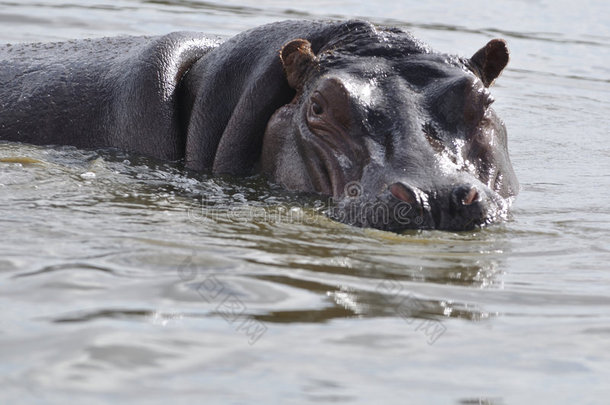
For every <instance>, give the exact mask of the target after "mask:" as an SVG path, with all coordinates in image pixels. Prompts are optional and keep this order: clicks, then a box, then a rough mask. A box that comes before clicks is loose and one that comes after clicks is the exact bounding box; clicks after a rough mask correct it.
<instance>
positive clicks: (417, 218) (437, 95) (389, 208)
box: [0, 21, 518, 231]
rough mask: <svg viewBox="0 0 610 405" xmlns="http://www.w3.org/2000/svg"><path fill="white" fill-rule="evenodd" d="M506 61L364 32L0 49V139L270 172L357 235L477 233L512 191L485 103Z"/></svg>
mask: <svg viewBox="0 0 610 405" xmlns="http://www.w3.org/2000/svg"><path fill="white" fill-rule="evenodd" d="M507 62H508V51H507V49H506V46H505V44H504V42H503V41H501V40H492V41H490V42H489V43H488V44H487V45H486V46H485V47H483V48H481V49H480V50H479V51H478V52H476V53H475V54H474V55H473V56H472V57H471V58H469V59H466V58H459V57H456V56H449V55H445V54H440V53H436V52H433V51H431V50H430V49H429V48H428V47H427V46H425V45H424V44H422V43H421V42H419V41H417V40H416V39H415V38H413V37H412V36H411V35H410V34H409V33H406V32H403V31H401V30H398V29H394V28H382V27H376V26H374V25H372V24H370V23H368V22H365V21H346V22H313V21H285V22H279V23H273V24H269V25H265V26H262V27H258V28H255V29H252V30H250V31H246V32H244V33H242V34H239V35H237V36H235V37H233V38H231V39H229V40H227V41H225V42H222V43H221V42H220V41H218V40H214V39H210V38H207V37H205V36H203V35H200V34H195V33H183V32H182V33H172V34H168V35H166V36H162V37H120V38H104V39H97V40H79V41H71V42H64V43H55V44H33V45H31V44H26V45H13V46H2V47H0V139H2V140H8V141H17V142H28V143H35V144H64V145H66V144H67V145H74V146H77V147H82V148H104V147H114V148H119V149H122V150H126V151H129V152H134V153H139V154H143V155H147V156H151V157H155V158H159V159H165V160H180V159H183V160H184V164H185V166H186V167H187V168H188V169H192V170H197V171H204V170H205V171H211V172H212V173H217V174H220V173H228V174H234V175H248V174H252V173H255V172H262V173H263V174H264V175H266V176H267V177H268V178H269V180H270V181H272V182H275V183H279V184H281V185H282V186H283V187H285V188H286V189H290V190H298V191H303V192H313V193H319V194H322V195H327V196H330V197H332V198H333V201H334V202H335V204H334V207H333V209H332V210H331V216H332V217H334V218H336V219H338V220H340V221H342V222H346V223H349V224H353V225H358V226H367V227H375V228H379V229H387V230H392V231H401V230H404V229H413V228H427V229H448V230H463V229H472V228H473V227H475V226H479V225H485V224H488V223H492V222H494V221H496V220H498V219H501V218H503V217H504V216H505V214H506V210H507V207H508V205H509V204H510V201H511V199H512V198H513V197H514V196H515V195H516V194H517V191H518V183H517V180H516V178H515V175H514V172H513V169H512V166H511V164H510V159H509V157H508V149H507V145H506V130H505V128H504V124H503V123H502V121H501V120H500V119H499V118H498V117H497V116H496V115H495V113H494V112H493V110H492V109H491V108H489V105H490V104H491V102H492V101H493V100H492V98H491V96H490V94H489V92H488V90H487V88H488V87H489V86H490V85H491V83H492V82H493V81H494V79H495V78H496V77H497V76H498V75H499V74H500V73H501V71H502V69H503V68H504V67H505V65H506V63H507Z"/></svg>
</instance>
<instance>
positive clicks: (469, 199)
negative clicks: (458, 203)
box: [462, 187, 479, 205]
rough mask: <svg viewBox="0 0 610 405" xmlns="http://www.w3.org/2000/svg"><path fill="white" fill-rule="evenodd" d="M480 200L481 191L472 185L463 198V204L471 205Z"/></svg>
mask: <svg viewBox="0 0 610 405" xmlns="http://www.w3.org/2000/svg"><path fill="white" fill-rule="evenodd" d="M478 200H479V191H478V190H477V189H476V188H474V187H472V188H471V189H470V191H468V194H466V196H465V197H464V198H463V199H462V204H464V205H471V204H472V203H474V202H476V201H478Z"/></svg>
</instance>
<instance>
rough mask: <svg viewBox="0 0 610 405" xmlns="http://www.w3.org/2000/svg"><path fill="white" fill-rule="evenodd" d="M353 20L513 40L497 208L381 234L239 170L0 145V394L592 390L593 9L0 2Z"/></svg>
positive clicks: (602, 213)
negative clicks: (432, 227)
mask: <svg viewBox="0 0 610 405" xmlns="http://www.w3.org/2000/svg"><path fill="white" fill-rule="evenodd" d="M357 16H365V17H367V18H369V19H371V20H373V21H374V22H378V23H390V24H393V25H398V26H401V27H405V28H407V29H410V30H411V31H413V32H414V33H415V34H416V36H418V37H419V38H421V39H423V40H425V41H427V42H428V43H430V45H432V46H433V47H434V48H436V49H438V50H442V51H446V52H453V53H458V54H462V55H470V54H472V53H474V51H476V50H477V49H478V48H479V47H481V46H482V45H483V44H484V43H485V42H487V40H489V39H490V38H492V37H496V36H499V37H504V38H505V39H506V40H507V41H508V42H509V46H510V48H511V51H512V60H511V62H510V64H509V67H508V69H507V70H506V71H505V73H504V74H503V76H502V77H501V78H500V79H499V80H498V82H497V84H496V85H495V87H494V88H493V93H494V95H495V98H496V100H497V101H496V103H495V108H496V111H498V113H499V114H500V116H502V117H503V118H504V120H505V121H506V124H507V127H508V130H509V137H510V140H509V147H510V150H511V156H512V159H513V164H514V166H515V170H516V172H517V175H518V177H519V179H520V181H521V185H522V191H521V194H520V195H519V197H518V199H517V201H516V204H515V206H514V210H513V215H512V219H511V220H510V221H509V222H507V223H505V224H501V225H497V226H493V227H489V228H487V229H483V230H478V231H474V232H466V233H460V234H456V233H448V232H414V233H409V234H406V235H395V234H390V233H384V232H379V231H373V230H363V229H357V228H351V227H348V226H345V225H342V224H338V223H335V222H332V221H330V220H328V219H326V218H325V217H324V216H323V215H321V214H320V211H321V210H322V207H321V206H320V202H319V201H316V200H315V198H310V197H307V196H299V195H292V194H289V193H285V192H282V191H281V190H276V189H274V188H270V187H269V186H267V185H266V183H265V181H264V180H263V179H259V178H251V179H231V178H210V177H206V176H202V175H196V174H192V173H190V174H189V173H185V172H183V171H181V170H180V168H179V167H176V166H172V165H171V164H167V163H163V162H156V161H151V160H148V159H144V158H140V157H136V156H130V155H125V154H120V153H110V152H94V151H82V150H77V149H73V148H43V147H37V146H29V145H18V144H6V143H4V144H0V160H2V162H0V218H1V226H2V228H1V235H2V236H1V239H0V241H1V243H0V277H1V281H0V312H1V316H0V384H1V387H2V389H1V390H0V402H2V403H20V404H38V403H45V404H65V403H80V402H83V401H86V402H87V403H91V404H95V403H109V402H115V403H129V404H138V403H148V404H150V403H158V404H162V403H166V402H168V401H171V402H172V403H201V402H204V401H205V403H218V404H221V403H222V404H245V403H261V404H263V403H264V404H270V403H281V404H292V403H294V404H302V403H310V402H315V403H350V404H352V403H362V404H365V403H366V404H370V403H413V404H424V403H430V404H436V403H456V404H478V403H484V404H523V403H555V404H574V403H579V404H594V403H599V404H601V403H606V401H607V398H608V395H610V386H608V380H609V379H610V371H609V370H610V354H609V353H610V316H609V315H608V314H609V310H610V269H609V266H608V262H609V261H610V248H609V246H610V243H609V242H610V237H609V229H610V209H609V208H608V201H609V200H610V192H609V190H610V187H609V186H610V177H609V173H610V165H609V164H608V158H609V157H610V149H609V145H610V141H609V140H608V135H609V134H608V128H609V118H608V111H609V110H610V97H609V94H610V80H609V78H610V69H609V68H608V65H609V62H610V51H609V45H608V44H609V43H610V20H609V17H608V16H610V6H609V5H608V3H607V2H605V1H601V0H600V1H595V0H583V1H580V2H567V1H550V0H548V1H536V2H531V1H527V2H526V1H511V2H509V1H498V2H493V3H491V2H488V1H482V0H481V1H478V0H469V1H466V2H464V1H462V2H456V3H447V2H441V1H432V2H420V1H417V2H416V1H408V2H391V1H382V2H375V3H373V2H357V1H338V2H334V3H332V4H328V3H327V2H322V1H315V0H304V1H301V2H298V3H290V2H284V1H256V2H255V1H248V0H239V1H223V2H219V1H207V2H203V1H127V0H122V1H113V2H110V1H109V0H98V1H86V2H85V1H83V2H79V3H75V2H62V1H51V0H39V1H22V2H4V1H0V41H2V42H19V41H49V40H62V39H68V38H78V37H99V36H110V35H117V34H136V35H139V34H162V33H166V32H169V31H174V30H198V31H203V32H206V33H210V34H218V35H220V36H230V35H234V34H235V33H237V32H240V31H242V30H245V29H248V28H251V27H253V26H256V25H259V24H263V23H266V22H271V21H276V20H281V19H286V18H325V17H331V18H344V17H357ZM201 195H204V196H206V197H205V198H203V199H202V198H201V197H200V196H201Z"/></svg>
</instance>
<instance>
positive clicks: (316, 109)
mask: <svg viewBox="0 0 610 405" xmlns="http://www.w3.org/2000/svg"><path fill="white" fill-rule="evenodd" d="M311 111H312V112H313V113H314V114H316V115H320V114H322V113H323V112H324V109H323V108H322V106H321V105H320V104H318V103H317V102H315V101H312V102H311Z"/></svg>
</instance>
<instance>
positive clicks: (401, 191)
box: [389, 183, 417, 205]
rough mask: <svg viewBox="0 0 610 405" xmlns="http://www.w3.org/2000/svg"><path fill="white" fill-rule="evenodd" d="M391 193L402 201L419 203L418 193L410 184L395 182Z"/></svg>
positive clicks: (391, 187)
mask: <svg viewBox="0 0 610 405" xmlns="http://www.w3.org/2000/svg"><path fill="white" fill-rule="evenodd" d="M389 189H390V193H392V195H393V196H394V197H396V198H398V199H399V200H401V201H404V202H406V203H408V204H413V205H416V204H417V195H416V194H415V192H414V191H413V190H412V189H411V188H410V187H408V186H406V185H404V184H402V183H394V184H392V185H391V186H390V187H389Z"/></svg>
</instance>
